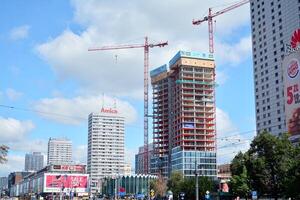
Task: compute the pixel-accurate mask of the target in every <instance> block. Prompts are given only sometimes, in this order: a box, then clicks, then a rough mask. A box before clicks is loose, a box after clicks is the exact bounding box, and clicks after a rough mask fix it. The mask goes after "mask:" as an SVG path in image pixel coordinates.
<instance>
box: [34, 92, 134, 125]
mask: <svg viewBox="0 0 300 200" xmlns="http://www.w3.org/2000/svg"><path fill="white" fill-rule="evenodd" d="M114 102H115V103H114ZM114 104H115V105H114ZM102 105H104V107H110V108H114V106H116V109H117V110H118V111H119V113H120V114H121V115H122V116H124V117H125V122H126V123H132V122H134V121H135V120H136V118H137V112H136V110H135V109H134V107H133V106H132V105H131V104H130V103H128V102H126V101H122V100H120V99H114V98H112V97H109V96H104V102H103V96H78V97H74V98H70V99H68V98H63V97H56V98H45V99H41V100H39V101H38V102H36V103H35V106H34V108H35V109H36V110H39V111H41V112H40V114H41V115H42V116H43V117H45V118H47V119H51V120H54V121H57V122H60V123H65V124H79V123H81V122H84V123H86V121H87V118H88V115H89V114H90V113H91V112H100V109H101V107H102ZM47 113H48V114H47ZM51 113H52V114H51Z"/></svg>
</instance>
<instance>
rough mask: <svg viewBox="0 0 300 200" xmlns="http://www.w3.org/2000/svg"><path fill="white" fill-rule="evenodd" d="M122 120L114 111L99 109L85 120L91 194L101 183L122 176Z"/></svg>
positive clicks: (123, 153) (123, 157)
mask: <svg viewBox="0 0 300 200" xmlns="http://www.w3.org/2000/svg"><path fill="white" fill-rule="evenodd" d="M124 125H125V123H124V117H122V116H121V115H120V114H119V112H118V111H117V110H115V109H111V108H110V109H106V108H102V109H101V111H100V112H99V113H91V114H90V115H89V119H88V155H87V172H88V174H89V175H90V180H91V182H90V187H91V192H93V193H95V192H96V191H97V190H98V191H99V190H100V185H101V179H103V178H104V177H109V176H110V177H116V176H118V175H122V174H123V173H124V163H125V145H124V136H125V132H124V131H125V128H124Z"/></svg>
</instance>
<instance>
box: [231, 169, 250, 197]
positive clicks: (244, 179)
mask: <svg viewBox="0 0 300 200" xmlns="http://www.w3.org/2000/svg"><path fill="white" fill-rule="evenodd" d="M230 185H231V190H232V193H233V195H235V196H240V197H245V198H246V199H247V197H248V194H249V192H250V186H249V179H248V174H247V168H246V166H245V165H244V166H243V169H242V172H241V173H240V174H239V175H233V176H232V178H231V181H230Z"/></svg>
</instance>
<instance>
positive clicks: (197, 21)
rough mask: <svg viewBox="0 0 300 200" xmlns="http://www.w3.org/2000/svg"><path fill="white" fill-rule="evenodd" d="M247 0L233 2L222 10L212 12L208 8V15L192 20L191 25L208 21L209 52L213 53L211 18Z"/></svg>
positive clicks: (247, 0)
mask: <svg viewBox="0 0 300 200" xmlns="http://www.w3.org/2000/svg"><path fill="white" fill-rule="evenodd" d="M248 2H249V0H243V1H240V2H238V3H235V4H233V5H231V6H229V7H227V8H224V9H223V10H219V11H217V12H215V13H213V12H212V8H209V9H208V15H207V16H205V17H204V18H203V19H200V20H193V22H192V23H193V25H200V24H201V23H202V22H205V21H207V22H208V37H209V53H212V54H213V53H214V30H213V21H212V20H213V18H214V17H216V16H219V15H221V14H223V13H226V12H228V11H230V10H233V9H235V8H238V7H240V6H242V5H244V4H246V3H248Z"/></svg>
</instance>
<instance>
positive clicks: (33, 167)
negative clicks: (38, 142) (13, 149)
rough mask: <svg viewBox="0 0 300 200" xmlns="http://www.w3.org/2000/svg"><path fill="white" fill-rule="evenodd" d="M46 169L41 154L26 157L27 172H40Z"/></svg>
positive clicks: (35, 153)
mask: <svg viewBox="0 0 300 200" xmlns="http://www.w3.org/2000/svg"><path fill="white" fill-rule="evenodd" d="M43 167H44V156H43V155H42V154H41V152H33V153H31V154H26V155H25V171H38V170H40V169H42V168H43Z"/></svg>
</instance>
